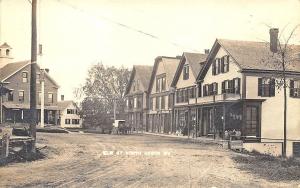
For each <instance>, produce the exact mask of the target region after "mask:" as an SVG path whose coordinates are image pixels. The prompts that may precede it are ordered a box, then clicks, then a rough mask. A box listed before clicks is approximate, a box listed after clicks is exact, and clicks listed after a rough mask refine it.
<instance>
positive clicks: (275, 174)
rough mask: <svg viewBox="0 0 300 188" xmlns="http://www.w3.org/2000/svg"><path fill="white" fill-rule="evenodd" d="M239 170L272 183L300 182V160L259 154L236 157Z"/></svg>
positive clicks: (234, 158)
mask: <svg viewBox="0 0 300 188" xmlns="http://www.w3.org/2000/svg"><path fill="white" fill-rule="evenodd" d="M233 160H234V161H235V162H236V163H237V168H239V169H241V170H243V171H247V172H249V173H251V174H253V175H255V176H258V177H262V178H265V179H267V180H271V181H275V182H278V181H293V180H295V181H300V160H296V159H293V158H289V159H284V158H276V157H272V156H269V155H262V154H258V153H248V154H243V155H238V156H234V157H233Z"/></svg>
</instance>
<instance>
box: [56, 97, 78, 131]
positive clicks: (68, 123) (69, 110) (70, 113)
mask: <svg viewBox="0 0 300 188" xmlns="http://www.w3.org/2000/svg"><path fill="white" fill-rule="evenodd" d="M58 107H59V111H60V113H59V115H60V118H59V122H60V126H61V127H64V128H82V119H81V118H80V115H79V109H78V107H77V105H76V104H75V102H74V101H59V102H58Z"/></svg>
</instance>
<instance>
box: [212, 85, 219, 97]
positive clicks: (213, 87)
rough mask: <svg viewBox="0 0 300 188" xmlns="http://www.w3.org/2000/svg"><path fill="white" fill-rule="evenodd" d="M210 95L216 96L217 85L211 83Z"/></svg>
mask: <svg viewBox="0 0 300 188" xmlns="http://www.w3.org/2000/svg"><path fill="white" fill-rule="evenodd" d="M211 87H212V95H217V94H218V83H212V84H211Z"/></svg>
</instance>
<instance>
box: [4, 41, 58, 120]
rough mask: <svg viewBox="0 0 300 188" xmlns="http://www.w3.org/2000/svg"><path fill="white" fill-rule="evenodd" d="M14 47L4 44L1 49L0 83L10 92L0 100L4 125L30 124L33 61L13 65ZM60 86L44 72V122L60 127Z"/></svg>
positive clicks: (38, 118)
mask: <svg viewBox="0 0 300 188" xmlns="http://www.w3.org/2000/svg"><path fill="white" fill-rule="evenodd" d="M11 49H12V48H11V47H10V46H9V45H8V44H7V43H4V44H2V45H1V46H0V82H1V83H3V85H4V87H6V88H7V89H9V92H8V93H7V94H6V95H4V96H2V99H1V104H0V105H1V107H2V108H1V113H0V118H1V120H2V121H1V122H7V123H13V124H17V123H29V122H30V118H31V114H30V112H29V108H30V101H29V100H30V61H29V60H28V61H20V62H12V60H13V58H12V57H11ZM36 70H37V72H36V74H37V79H36V83H37V85H36V86H37V88H36V90H37V95H36V96H37V99H36V100H37V121H38V122H40V121H41V120H40V117H41V110H40V109H41V106H40V104H41V84H40V75H41V71H40V68H39V66H38V65H37V69H36ZM58 88H59V85H58V84H57V83H56V81H55V80H54V79H53V78H51V77H50V75H49V73H48V72H45V90H44V94H45V95H44V99H45V113H44V114H45V115H44V123H45V124H50V125H57V123H58V122H57V120H58V115H59V114H58V106H57V91H58Z"/></svg>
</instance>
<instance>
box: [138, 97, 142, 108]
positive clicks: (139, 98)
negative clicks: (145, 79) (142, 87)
mask: <svg viewBox="0 0 300 188" xmlns="http://www.w3.org/2000/svg"><path fill="white" fill-rule="evenodd" d="M142 99H143V98H142V97H137V108H142Z"/></svg>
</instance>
